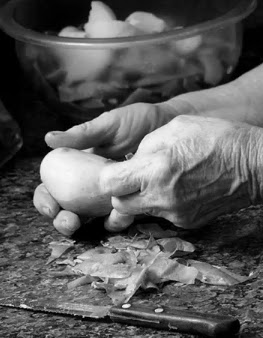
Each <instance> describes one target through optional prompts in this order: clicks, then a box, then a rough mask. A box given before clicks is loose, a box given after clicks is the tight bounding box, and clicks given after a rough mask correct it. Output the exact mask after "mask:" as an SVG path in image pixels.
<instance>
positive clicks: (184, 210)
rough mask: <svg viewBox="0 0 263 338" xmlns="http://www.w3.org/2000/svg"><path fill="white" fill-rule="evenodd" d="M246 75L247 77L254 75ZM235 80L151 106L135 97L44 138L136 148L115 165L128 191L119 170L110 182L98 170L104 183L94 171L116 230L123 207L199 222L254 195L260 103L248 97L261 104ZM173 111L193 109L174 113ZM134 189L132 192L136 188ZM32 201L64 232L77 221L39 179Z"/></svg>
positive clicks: (113, 150) (108, 150) (122, 150)
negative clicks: (106, 195)
mask: <svg viewBox="0 0 263 338" xmlns="http://www.w3.org/2000/svg"><path fill="white" fill-rule="evenodd" d="M256 72H257V73H256V74H259V73H260V74H261V73H262V79H263V68H262V71H261V72H260V71H259V70H258V69H257V70H256ZM249 76H250V77H251V79H249V83H250V82H251V81H252V80H253V81H254V79H255V74H250V75H249ZM241 80H242V79H241ZM243 83H246V81H238V82H233V83H230V84H228V85H224V86H221V87H217V88H214V89H209V90H204V91H201V92H195V93H188V94H184V95H180V96H178V97H176V98H174V99H171V100H170V101H167V102H164V103H160V104H158V105H152V104H143V103H140V104H133V105H130V106H127V107H123V108H119V109H115V110H113V111H111V112H109V113H104V114H103V115H101V116H100V117H98V118H97V119H94V120H93V121H90V122H87V123H84V124H82V125H79V126H75V127H73V128H71V129H69V130H68V131H66V132H51V133H48V134H47V135H46V138H45V140H46V142H47V144H48V145H49V146H50V147H51V148H58V147H71V148H76V149H83V150H85V151H92V152H95V153H97V154H99V155H101V156H105V157H107V158H112V159H118V160H123V159H124V156H125V155H126V154H128V153H131V152H132V153H135V152H136V150H137V148H138V147H139V149H138V151H137V153H136V155H135V156H134V158H132V160H129V161H125V162H124V163H122V164H116V173H117V172H118V173H119V175H121V173H120V172H119V170H120V168H121V169H123V168H126V167H125V166H126V164H127V165H129V167H130V168H131V169H130V171H127V172H128V173H129V175H127V176H130V177H131V179H132V178H134V179H137V183H136V184H137V185H136V186H135V187H134V184H135V183H134V182H130V183H129V184H130V185H131V186H132V187H133V189H135V188H136V189H137V190H136V189H135V190H132V193H133V194H134V195H131V194H130V191H129V190H128V192H127V190H126V185H127V184H126V183H125V180H128V178H127V177H125V176H124V173H122V175H121V176H120V177H122V178H123V181H122V182H120V180H117V181H116V182H115V181H114V180H116V175H114V172H112V173H111V174H110V173H105V177H108V178H107V179H108V183H107V181H106V179H105V177H102V180H101V181H102V184H104V186H105V187H104V188H105V189H106V190H107V189H112V195H113V196H115V197H113V200H112V202H113V204H114V206H115V207H116V209H113V213H112V214H111V215H110V217H109V218H108V219H107V220H106V222H105V227H106V228H107V229H108V230H110V231H120V230H122V228H124V227H125V224H124V225H123V227H122V226H121V224H120V222H118V219H119V220H121V219H123V215H121V214H120V213H128V212H129V213H130V214H138V213H144V212H146V213H150V214H151V215H156V216H157V215H159V216H162V217H164V218H166V219H169V220H171V221H172V222H173V223H175V224H176V225H178V226H182V227H197V226H201V225H203V224H205V223H207V222H208V221H209V220H210V219H212V218H214V217H216V216H217V215H220V214H223V213H225V212H229V211H232V210H237V209H240V208H241V207H243V206H247V205H249V204H251V203H252V202H254V200H255V198H254V197H253V196H252V197H251V194H252V193H251V191H250V190H251V189H252V190H253V191H255V190H256V188H255V185H256V183H255V182H257V178H255V177H254V176H255V174H254V171H253V172H250V171H251V170H252V168H254V167H256V163H254V162H255V161H256V157H257V154H256V151H257V150H256V148H257V147H255V150H253V149H254V148H253V146H252V143H253V144H254V143H255V141H254V139H253V137H252V136H251V135H252V134H253V133H254V134H255V135H256V136H257V137H258V139H259V138H260V137H261V129H259V128H256V127H252V125H259V126H262V125H263V119H262V117H263V115H262V114H261V108H260V109H258V108H257V106H256V104H254V103H256V102H258V103H259V105H258V107H261V106H262V105H261V96H262V95H261V92H259V93H258V94H257V97H259V98H260V100H258V101H257V100H254V99H253V101H252V100H250V99H249V98H247V96H246V95H244V93H245V90H244V88H243V87H244V85H243ZM240 88H241V90H240ZM249 88H252V89H253V92H255V91H256V89H257V88H261V87H260V86H259V83H257V84H255V86H254V87H253V86H251V84H250V85H249ZM252 89H251V90H252ZM246 91H248V92H249V90H248V89H246ZM251 102H253V105H252V104H251ZM258 112H259V113H258ZM180 115H193V116H192V117H190V116H189V117H188V118H187V116H184V117H179V118H175V117H177V116H180ZM194 115H195V116H194ZM202 116H206V117H208V116H209V117H212V119H204V118H203V117H202ZM214 117H215V118H217V117H219V118H222V119H229V120H233V121H234V120H235V121H241V122H246V123H248V124H250V125H248V124H244V125H241V124H240V123H239V122H226V121H222V120H221V119H213V118H214ZM174 118H175V119H174ZM251 128H252V129H251ZM253 128H254V129H253ZM254 134H253V135H254ZM259 134H260V135H259ZM146 135H147V136H146ZM145 136H146V137H145ZM250 136H251V137H250ZM256 136H255V137H256ZM242 139H246V140H247V141H244V140H243V141H242ZM250 144H251V146H250ZM246 156H248V158H247V159H246ZM245 162H246V163H245ZM149 163H150V164H152V165H149ZM118 165H119V167H118ZM122 166H124V167H122ZM118 168H119V169H118ZM114 170H115V167H114ZM144 171H145V172H144ZM136 172H137V174H136ZM146 173H147V175H146ZM146 176H147V177H146ZM249 177H250V181H252V183H251V182H249V181H248V180H249ZM186 178H187V179H186ZM148 180H150V181H148ZM112 182H115V183H114V185H115V186H116V187H117V188H116V189H118V191H116V189H115V190H114V187H112V184H113V183H112ZM127 182H129V180H128V181H127ZM189 182H191V183H189ZM241 182H243V184H241ZM124 183H125V184H124ZM157 183H158V184H157ZM107 184H108V185H110V187H111V188H109V186H108V185H107ZM122 184H124V186H123V188H122ZM235 186H236V188H235V189H234V187H235ZM139 189H141V190H142V192H141V193H140V194H138V193H136V192H137V191H138V190H139ZM248 191H250V192H249V193H250V195H249V196H248ZM127 194H128V195H127ZM125 195H127V196H126V197H125ZM239 195H240V196H241V197H240V196H239ZM252 195H253V194H252ZM116 196H122V197H121V198H116ZM125 199H127V202H125ZM128 200H129V201H130V202H128ZM131 201H132V204H130V203H131ZM34 205H35V207H36V208H37V209H38V211H39V212H40V213H41V214H43V215H45V216H48V217H50V218H52V219H54V226H55V227H56V229H57V230H58V231H59V232H61V233H62V234H64V235H66V236H70V235H72V234H73V233H74V232H75V230H76V229H77V228H78V227H79V224H80V222H79V221H78V222H76V224H75V223H74V222H72V221H71V220H72V219H73V218H72V217H67V213H66V211H65V212H63V217H62V216H61V210H60V207H59V205H58V203H57V202H56V201H55V200H54V198H53V197H52V196H51V195H50V194H49V192H48V191H47V190H46V188H45V186H44V185H43V184H42V185H40V186H38V187H37V188H36V190H35V194H34ZM172 209H173V211H172ZM118 211H119V212H118ZM71 216H72V215H71ZM75 219H78V218H77V217H75Z"/></svg>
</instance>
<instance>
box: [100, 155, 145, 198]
mask: <svg viewBox="0 0 263 338" xmlns="http://www.w3.org/2000/svg"><path fill="white" fill-rule="evenodd" d="M146 167H147V163H146V162H145V160H144V159H141V158H136V156H134V157H133V158H131V159H130V160H128V161H123V162H115V163H110V164H109V165H107V166H105V168H104V169H103V170H102V171H101V174H100V187H101V190H102V191H103V192H104V193H105V194H108V195H111V196H123V195H127V194H132V193H134V192H136V191H140V188H141V182H142V180H143V177H144V175H145V174H146Z"/></svg>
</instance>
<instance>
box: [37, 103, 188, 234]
mask: <svg viewBox="0 0 263 338" xmlns="http://www.w3.org/2000/svg"><path fill="white" fill-rule="evenodd" d="M182 105H183V103H180V102H178V104H177V105H175V107H174V108H175V109H178V110H179V111H180V107H181V106H182ZM175 109H172V108H171V107H170V106H169V105H168V104H166V103H162V104H158V105H153V104H145V103H137V104H133V105H130V106H126V107H123V108H119V109H115V110H112V111H110V112H108V113H104V114H102V115H100V116H99V117H98V118H96V119H94V120H92V121H89V122H86V123H83V124H81V125H77V126H75V127H73V128H71V129H69V130H67V131H66V132H50V133H48V134H47V135H46V138H45V140H46V143H47V144H48V145H49V146H50V147H51V148H58V147H70V148H75V149H83V150H87V151H92V152H94V153H96V154H99V155H101V156H104V157H107V158H112V159H120V158H121V157H122V158H123V157H124V155H126V154H128V153H131V152H135V151H136V150H137V148H138V145H139V143H140V142H141V140H142V139H143V138H144V136H145V135H147V134H148V133H151V132H152V131H153V130H155V129H157V128H159V127H161V126H163V125H164V124H166V123H168V122H169V121H171V120H172V119H173V118H174V116H175ZM189 111H190V108H189ZM34 205H35V207H36V208H37V210H38V211H39V212H40V213H41V214H42V215H45V216H48V217H50V218H52V219H54V222H53V223H54V226H55V228H56V229H57V230H58V231H59V232H61V233H62V234H64V235H66V236H70V235H72V234H73V233H74V232H75V231H76V230H77V228H78V227H79V226H80V223H81V222H80V220H79V218H78V216H77V215H74V214H72V213H70V212H67V211H65V210H63V211H62V210H60V206H59V205H58V203H57V201H56V200H55V199H54V198H53V197H52V196H51V195H50V193H49V192H48V191H47V189H46V187H45V186H44V185H43V184H41V185H39V186H38V187H37V188H36V190H35V193H34Z"/></svg>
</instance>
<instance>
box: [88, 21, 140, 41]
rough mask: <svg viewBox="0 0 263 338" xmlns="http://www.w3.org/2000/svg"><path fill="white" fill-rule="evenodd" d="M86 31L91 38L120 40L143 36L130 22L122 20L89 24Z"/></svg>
mask: <svg viewBox="0 0 263 338" xmlns="http://www.w3.org/2000/svg"><path fill="white" fill-rule="evenodd" d="M85 31H86V34H87V36H88V37H90V38H119V37H128V36H136V35H141V34H143V32H142V31H140V30H139V29H137V28H136V27H134V26H132V25H131V24H129V23H128V22H124V21H120V20H112V21H95V22H88V23H87V24H86V25H85Z"/></svg>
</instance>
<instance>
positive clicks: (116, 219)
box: [104, 209, 134, 232]
mask: <svg viewBox="0 0 263 338" xmlns="http://www.w3.org/2000/svg"><path fill="white" fill-rule="evenodd" d="M133 221H134V216H133V215H124V214H120V213H119V212H118V211H117V210H115V209H113V210H112V211H111V213H110V215H109V216H108V217H107V218H106V219H105V221H104V227H105V229H106V230H108V231H110V232H120V231H123V230H125V229H126V228H128V227H129V226H130V225H131V224H132V223H133Z"/></svg>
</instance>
